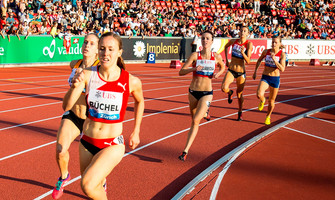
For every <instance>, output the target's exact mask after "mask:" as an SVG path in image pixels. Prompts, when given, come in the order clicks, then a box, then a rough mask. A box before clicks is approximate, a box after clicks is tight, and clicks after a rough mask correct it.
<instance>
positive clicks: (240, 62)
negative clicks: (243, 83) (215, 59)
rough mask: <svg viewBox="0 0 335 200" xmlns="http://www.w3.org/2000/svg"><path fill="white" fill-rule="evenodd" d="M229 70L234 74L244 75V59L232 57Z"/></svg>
mask: <svg viewBox="0 0 335 200" xmlns="http://www.w3.org/2000/svg"><path fill="white" fill-rule="evenodd" d="M229 69H230V70H233V71H235V72H241V73H244V72H245V64H244V59H240V58H235V57H232V58H231V62H230V63H229Z"/></svg>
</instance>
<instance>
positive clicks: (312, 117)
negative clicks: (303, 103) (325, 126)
mask: <svg viewBox="0 0 335 200" xmlns="http://www.w3.org/2000/svg"><path fill="white" fill-rule="evenodd" d="M307 117H308V118H311V119H316V120H320V121H323V122H327V123H330V124H335V122H332V121H329V120H325V119H320V118H317V117H312V116H307Z"/></svg>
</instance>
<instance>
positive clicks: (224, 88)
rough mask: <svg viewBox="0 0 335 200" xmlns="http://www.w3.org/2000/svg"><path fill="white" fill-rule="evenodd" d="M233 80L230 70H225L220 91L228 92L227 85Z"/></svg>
mask: <svg viewBox="0 0 335 200" xmlns="http://www.w3.org/2000/svg"><path fill="white" fill-rule="evenodd" d="M233 81H234V76H233V75H232V74H231V72H230V71H227V73H226V75H225V77H224V78H223V80H222V84H221V91H222V92H224V93H226V94H228V93H229V91H230V89H229V86H230V84H231V83H232V82H233Z"/></svg>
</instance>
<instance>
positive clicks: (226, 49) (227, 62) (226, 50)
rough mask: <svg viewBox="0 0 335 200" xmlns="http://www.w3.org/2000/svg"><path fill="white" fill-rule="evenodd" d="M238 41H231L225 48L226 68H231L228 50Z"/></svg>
mask: <svg viewBox="0 0 335 200" xmlns="http://www.w3.org/2000/svg"><path fill="white" fill-rule="evenodd" d="M235 41H236V39H234V40H229V42H228V43H227V44H226V45H225V46H224V53H225V56H226V66H227V67H229V61H228V48H229V47H230V46H231V45H232V44H234V42H235Z"/></svg>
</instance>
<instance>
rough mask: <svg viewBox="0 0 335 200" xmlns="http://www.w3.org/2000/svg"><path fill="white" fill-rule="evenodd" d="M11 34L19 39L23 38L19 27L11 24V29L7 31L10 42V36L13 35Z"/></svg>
mask: <svg viewBox="0 0 335 200" xmlns="http://www.w3.org/2000/svg"><path fill="white" fill-rule="evenodd" d="M11 35H15V36H16V37H17V38H18V39H19V40H21V39H20V36H19V34H18V30H17V28H16V27H15V26H11V27H9V29H8V31H7V38H8V42H10V36H11Z"/></svg>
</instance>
